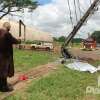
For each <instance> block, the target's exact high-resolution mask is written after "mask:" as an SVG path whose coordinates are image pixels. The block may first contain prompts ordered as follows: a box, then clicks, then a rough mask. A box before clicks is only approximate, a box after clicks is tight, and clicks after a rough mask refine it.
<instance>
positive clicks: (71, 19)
mask: <svg viewBox="0 0 100 100" xmlns="http://www.w3.org/2000/svg"><path fill="white" fill-rule="evenodd" d="M67 3H68V9H69V13H70V21H71V24H72V28H73V27H74V24H73V18H72V11H71V8H70V3H69V0H67Z"/></svg>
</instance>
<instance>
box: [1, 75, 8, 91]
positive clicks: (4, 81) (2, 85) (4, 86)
mask: <svg viewBox="0 0 100 100" xmlns="http://www.w3.org/2000/svg"><path fill="white" fill-rule="evenodd" d="M6 87H7V78H6V77H0V89H1V90H2V89H4V88H6Z"/></svg>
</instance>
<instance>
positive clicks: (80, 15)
mask: <svg viewBox="0 0 100 100" xmlns="http://www.w3.org/2000/svg"><path fill="white" fill-rule="evenodd" d="M77 1H78V9H79V12H80V18H81V13H82V11H81V7H80V1H79V0H77Z"/></svg>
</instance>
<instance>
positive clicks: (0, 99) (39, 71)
mask: <svg viewBox="0 0 100 100" xmlns="http://www.w3.org/2000/svg"><path fill="white" fill-rule="evenodd" d="M57 65H58V64H57V63H54V62H53V63H48V64H46V65H41V66H38V67H36V68H33V69H31V70H30V71H28V72H26V73H16V74H15V76H14V77H13V78H11V79H8V81H9V83H10V84H11V85H13V87H14V91H12V92H7V93H3V94H2V95H0V100H4V99H5V98H6V97H7V96H10V95H12V94H14V93H15V92H16V91H18V90H22V89H24V88H25V87H26V86H27V85H28V84H29V83H30V82H31V81H32V80H34V79H37V78H40V77H42V76H44V75H46V74H48V73H49V72H51V71H54V70H56V69H57ZM20 75H26V76H27V77H28V79H27V80H23V81H20V80H19V76H20Z"/></svg>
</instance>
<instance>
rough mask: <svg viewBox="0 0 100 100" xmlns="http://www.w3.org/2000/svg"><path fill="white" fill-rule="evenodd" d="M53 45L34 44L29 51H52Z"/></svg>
mask: <svg viewBox="0 0 100 100" xmlns="http://www.w3.org/2000/svg"><path fill="white" fill-rule="evenodd" d="M53 48H54V47H53V44H52V43H45V42H39V43H34V44H31V49H32V50H36V49H44V50H47V51H51V50H53Z"/></svg>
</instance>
